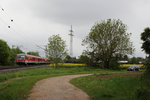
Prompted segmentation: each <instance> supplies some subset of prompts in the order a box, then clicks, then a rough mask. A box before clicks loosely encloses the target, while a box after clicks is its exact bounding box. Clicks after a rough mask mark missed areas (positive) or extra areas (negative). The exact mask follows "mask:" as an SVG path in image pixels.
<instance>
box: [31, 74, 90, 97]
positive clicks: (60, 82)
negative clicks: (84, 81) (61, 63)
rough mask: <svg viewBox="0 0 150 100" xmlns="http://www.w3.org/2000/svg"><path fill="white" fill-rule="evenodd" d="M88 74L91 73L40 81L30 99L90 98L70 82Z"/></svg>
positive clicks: (32, 91)
mask: <svg viewBox="0 0 150 100" xmlns="http://www.w3.org/2000/svg"><path fill="white" fill-rule="evenodd" d="M88 75H91V74H82V75H67V76H58V77H52V78H47V79H44V80H41V81H38V82H37V83H36V84H35V86H34V87H33V89H32V90H31V94H30V95H29V98H28V100H90V98H89V96H88V95H87V94H86V93H84V92H83V91H82V90H80V89H78V88H76V87H75V86H73V85H72V84H70V83H69V81H70V80H71V79H73V78H76V77H81V76H88Z"/></svg>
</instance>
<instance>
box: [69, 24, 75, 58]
mask: <svg viewBox="0 0 150 100" xmlns="http://www.w3.org/2000/svg"><path fill="white" fill-rule="evenodd" d="M69 32H70V34H69V35H70V56H71V57H73V36H74V35H73V30H72V25H71V30H69Z"/></svg>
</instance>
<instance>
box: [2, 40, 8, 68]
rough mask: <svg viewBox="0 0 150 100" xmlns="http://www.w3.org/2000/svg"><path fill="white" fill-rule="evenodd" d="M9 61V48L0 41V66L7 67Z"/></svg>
mask: <svg viewBox="0 0 150 100" xmlns="http://www.w3.org/2000/svg"><path fill="white" fill-rule="evenodd" d="M9 59H10V48H9V46H8V45H7V43H6V42H5V41H3V40H1V39H0V65H7V64H8V63H9Z"/></svg>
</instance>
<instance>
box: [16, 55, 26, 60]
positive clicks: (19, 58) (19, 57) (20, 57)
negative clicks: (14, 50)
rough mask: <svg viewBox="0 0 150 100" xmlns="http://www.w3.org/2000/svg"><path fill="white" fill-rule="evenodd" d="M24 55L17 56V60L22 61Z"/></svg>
mask: <svg viewBox="0 0 150 100" xmlns="http://www.w3.org/2000/svg"><path fill="white" fill-rule="evenodd" d="M24 58H25V55H17V60H24Z"/></svg>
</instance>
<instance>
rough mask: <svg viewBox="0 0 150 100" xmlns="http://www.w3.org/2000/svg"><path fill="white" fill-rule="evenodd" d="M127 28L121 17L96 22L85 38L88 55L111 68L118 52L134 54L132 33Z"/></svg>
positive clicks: (94, 60)
mask: <svg viewBox="0 0 150 100" xmlns="http://www.w3.org/2000/svg"><path fill="white" fill-rule="evenodd" d="M126 30H127V28H126V25H125V24H123V23H122V21H121V20H119V19H118V20H115V19H113V20H112V19H108V20H106V21H105V20H103V21H102V22H101V23H96V24H95V25H94V26H93V27H92V28H91V31H90V33H89V34H88V36H87V37H86V38H85V39H84V40H83V45H87V50H86V52H87V55H88V56H90V57H91V58H92V59H93V62H95V63H97V62H102V66H103V67H105V68H110V62H111V61H113V58H114V57H115V56H116V54H122V55H126V54H132V53H133V51H134V49H133V46H132V42H130V35H131V33H127V32H126Z"/></svg>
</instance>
